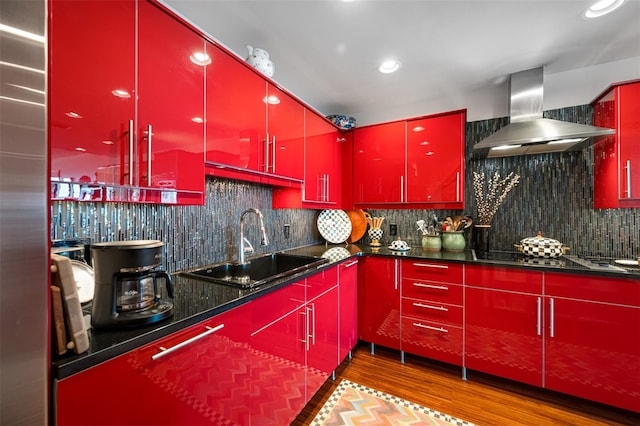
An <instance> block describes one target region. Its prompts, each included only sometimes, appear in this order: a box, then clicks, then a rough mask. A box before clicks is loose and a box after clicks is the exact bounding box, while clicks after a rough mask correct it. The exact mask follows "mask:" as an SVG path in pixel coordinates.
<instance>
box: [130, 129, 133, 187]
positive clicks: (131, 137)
mask: <svg viewBox="0 0 640 426" xmlns="http://www.w3.org/2000/svg"><path fill="white" fill-rule="evenodd" d="M129 185H133V120H129Z"/></svg>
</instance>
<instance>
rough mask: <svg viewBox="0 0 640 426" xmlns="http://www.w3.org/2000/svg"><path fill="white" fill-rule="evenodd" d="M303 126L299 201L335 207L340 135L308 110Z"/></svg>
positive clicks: (326, 122)
mask: <svg viewBox="0 0 640 426" xmlns="http://www.w3.org/2000/svg"><path fill="white" fill-rule="evenodd" d="M305 124H306V125H305V141H304V152H305V155H304V157H305V161H304V166H305V173H304V199H303V201H306V202H310V203H318V204H324V205H327V207H328V208H336V205H337V204H339V203H340V196H341V189H340V186H341V185H340V183H341V174H342V173H341V172H342V170H341V162H340V158H341V148H342V147H341V136H340V132H339V131H338V130H337V129H336V128H335V127H334V126H333V125H332V124H331V123H329V122H328V121H326V120H325V119H324V117H320V116H318V115H317V114H315V113H313V112H312V111H309V110H306V115H305ZM331 206H333V207H331Z"/></svg>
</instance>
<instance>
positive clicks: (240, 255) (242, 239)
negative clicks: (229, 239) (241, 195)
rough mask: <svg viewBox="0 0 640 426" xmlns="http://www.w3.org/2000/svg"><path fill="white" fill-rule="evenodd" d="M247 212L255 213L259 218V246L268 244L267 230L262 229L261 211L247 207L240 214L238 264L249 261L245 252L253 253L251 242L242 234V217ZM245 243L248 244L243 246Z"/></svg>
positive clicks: (262, 218) (244, 263)
mask: <svg viewBox="0 0 640 426" xmlns="http://www.w3.org/2000/svg"><path fill="white" fill-rule="evenodd" d="M247 213H255V214H256V215H257V216H258V219H260V233H261V234H262V238H261V239H260V245H261V246H268V245H269V238H267V232H266V231H265V229H264V217H263V216H262V212H261V211H260V210H258V209H254V208H250V209H247V210H245V211H243V212H242V215H240V249H239V253H238V258H239V259H238V263H239V264H240V265H246V264H247V263H249V262H248V261H247V256H246V255H247V253H250V254H251V253H253V251H254V250H253V246H252V245H251V243H250V242H249V240H247V239H246V238H245V236H244V217H245V215H246V214H247ZM245 243H246V244H248V246H245Z"/></svg>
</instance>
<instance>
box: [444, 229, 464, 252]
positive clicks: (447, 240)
mask: <svg viewBox="0 0 640 426" xmlns="http://www.w3.org/2000/svg"><path fill="white" fill-rule="evenodd" d="M466 246H467V240H465V238H464V233H463V231H452V232H446V231H445V232H443V233H442V249H443V250H445V251H463V250H464V249H465V247H466Z"/></svg>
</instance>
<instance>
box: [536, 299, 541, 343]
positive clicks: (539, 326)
mask: <svg viewBox="0 0 640 426" xmlns="http://www.w3.org/2000/svg"><path fill="white" fill-rule="evenodd" d="M541 308H542V298H541V297H538V320H537V321H538V322H537V324H536V330H537V331H538V336H540V334H542V321H541V320H542V309H541Z"/></svg>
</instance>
